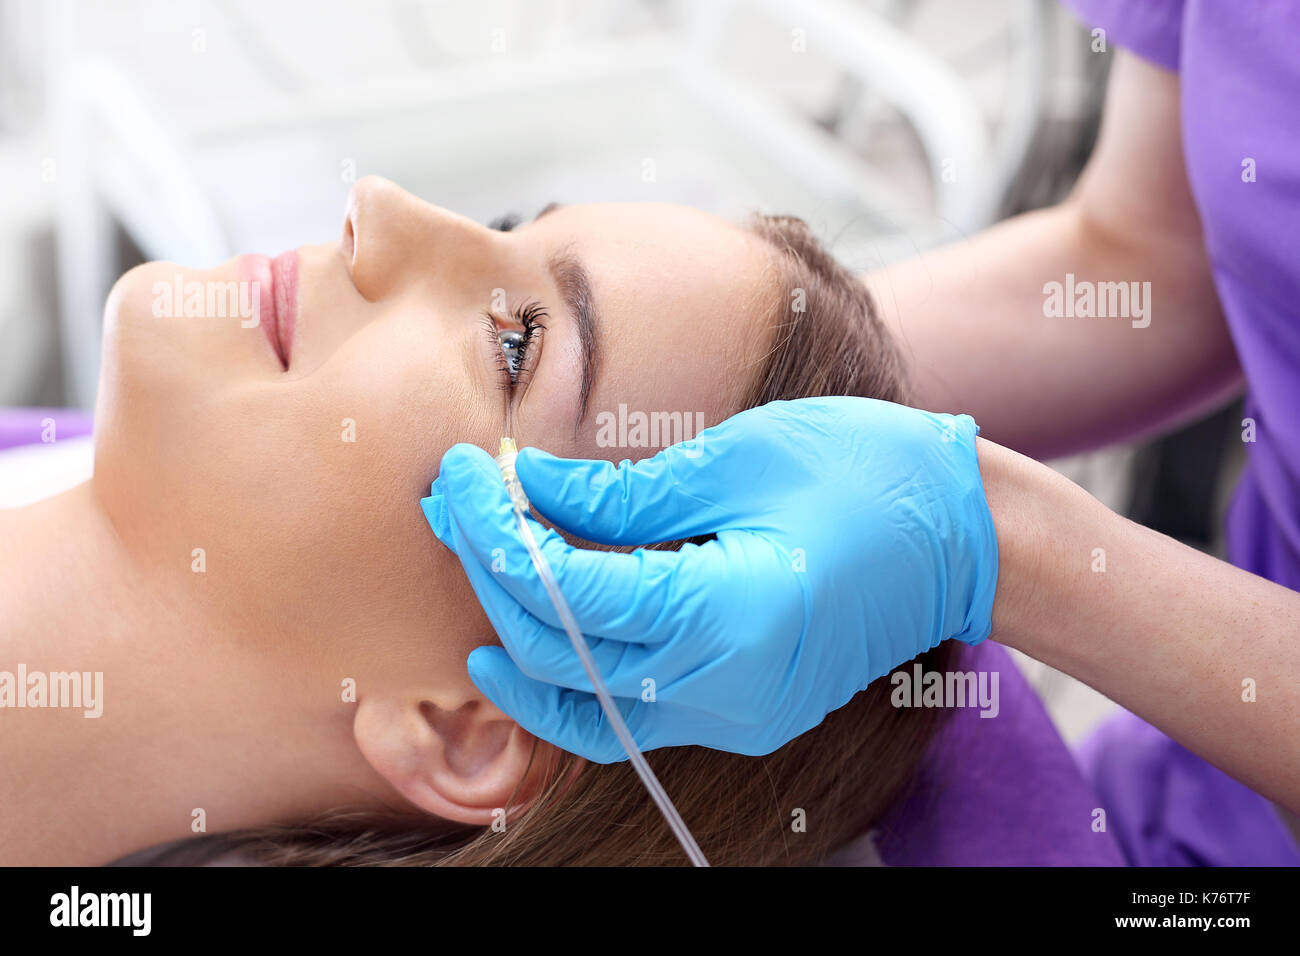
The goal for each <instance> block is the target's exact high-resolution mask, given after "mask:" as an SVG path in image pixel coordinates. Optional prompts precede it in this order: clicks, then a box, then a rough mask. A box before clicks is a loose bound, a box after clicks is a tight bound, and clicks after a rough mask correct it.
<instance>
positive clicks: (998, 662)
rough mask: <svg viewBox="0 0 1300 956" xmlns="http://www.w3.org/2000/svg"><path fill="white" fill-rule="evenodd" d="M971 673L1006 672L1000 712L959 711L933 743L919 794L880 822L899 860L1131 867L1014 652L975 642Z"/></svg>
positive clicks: (894, 860) (882, 839)
mask: <svg viewBox="0 0 1300 956" xmlns="http://www.w3.org/2000/svg"><path fill="white" fill-rule="evenodd" d="M959 666H960V667H961V669H962V670H967V671H989V672H993V671H997V672H998V674H999V677H998V680H999V697H1000V702H999V703H1000V709H999V712H998V715H997V716H996V717H981V716H980V713H979V710H978V709H977V708H973V707H967V708H961V709H958V710H956V711H955V712H954V713H953V715H952V717H951V719H950V721H949V723H948V724H947V725H946V726H945V727H944V730H943V731H942V732H941V733H940V735H939V736H938V737H937V738H935V740H934V741H933V742H932V744H931V746H930V749H929V751H928V753H927V755H926V760H925V763H924V764H923V765H922V767H921V770H920V771H919V773H918V776H917V778H916V781H915V783H914V787H913V790H912V792H911V794H910V795H909V796H908V797H907V798H906V799H905V800H904V801H903V802H902V803H901V804H900V805H899V806H898V807H896V808H895V809H894V810H893V811H891V812H890V814H889V815H888V817H887V818H886V819H885V821H884V822H883V823H882V824H881V825H880V827H879V828H878V830H877V834H876V846H877V848H878V850H879V853H880V856H881V858H882V859H883V860H884V862H885V863H887V864H889V865H891V866H1045V865H1046V866H1061V865H1071V866H1122V865H1124V857H1123V854H1122V853H1121V852H1120V849H1119V846H1118V844H1117V843H1116V842H1115V840H1114V838H1113V836H1112V835H1111V833H1110V832H1105V831H1094V829H1093V820H1094V811H1095V810H1096V809H1097V808H1098V807H1101V806H1102V804H1101V802H1100V800H1098V798H1097V796H1096V794H1095V793H1094V792H1093V790H1092V787H1091V786H1089V784H1088V782H1087V781H1086V780H1085V779H1084V777H1083V774H1082V773H1081V772H1080V770H1079V767H1078V765H1077V764H1076V763H1075V760H1074V758H1073V757H1072V756H1071V754H1070V751H1069V749H1068V748H1067V747H1066V745H1065V742H1064V741H1063V740H1062V739H1061V737H1060V735H1059V734H1057V732H1056V728H1055V727H1054V726H1053V724H1052V721H1051V718H1049V717H1048V715H1047V711H1046V710H1045V709H1044V708H1043V705H1042V702H1041V701H1039V699H1038V695H1037V694H1036V693H1034V690H1033V688H1031V687H1030V686H1029V684H1028V682H1027V681H1026V680H1025V678H1024V676H1023V675H1022V674H1021V673H1020V670H1019V669H1018V668H1017V667H1016V665H1015V663H1014V662H1013V661H1012V660H1011V655H1010V654H1008V653H1007V651H1006V649H1005V648H1003V647H1001V646H999V645H997V644H995V643H993V642H992V641H985V642H984V643H983V644H979V645H977V646H976V647H973V648H970V649H967V650H965V651H964V652H963V654H962V656H961V663H960V665H959Z"/></svg>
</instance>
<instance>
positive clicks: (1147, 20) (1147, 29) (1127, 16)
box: [1061, 0, 1185, 72]
mask: <svg viewBox="0 0 1300 956" xmlns="http://www.w3.org/2000/svg"><path fill="white" fill-rule="evenodd" d="M1061 2H1062V5H1064V6H1065V7H1067V8H1069V9H1070V10H1072V11H1073V12H1074V15H1075V16H1076V17H1077V18H1078V19H1079V21H1080V22H1081V23H1083V25H1084V26H1086V27H1088V28H1094V27H1101V28H1102V29H1103V30H1105V31H1106V44H1107V47H1108V48H1109V46H1110V45H1111V44H1115V45H1116V46H1122V47H1124V48H1125V49H1126V50H1131V51H1132V52H1133V53H1136V54H1137V55H1138V56H1140V57H1142V59H1144V60H1149V61H1150V62H1152V63H1154V64H1156V66H1163V67H1164V68H1165V69H1166V70H1173V71H1174V72H1177V71H1178V54H1179V50H1180V48H1181V46H1182V28H1183V7H1184V2H1185V0H1061Z"/></svg>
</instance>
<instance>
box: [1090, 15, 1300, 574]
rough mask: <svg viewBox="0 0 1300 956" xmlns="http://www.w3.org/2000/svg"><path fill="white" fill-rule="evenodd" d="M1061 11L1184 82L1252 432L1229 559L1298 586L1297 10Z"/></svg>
mask: <svg viewBox="0 0 1300 956" xmlns="http://www.w3.org/2000/svg"><path fill="white" fill-rule="evenodd" d="M1066 2H1067V4H1068V5H1069V6H1071V7H1073V8H1074V10H1075V11H1076V12H1077V13H1078V15H1079V18H1080V19H1081V20H1082V21H1083V22H1084V23H1085V24H1087V25H1088V26H1090V27H1100V28H1102V29H1104V30H1105V31H1106V40H1107V45H1108V47H1109V46H1110V45H1111V44H1117V45H1119V46H1122V47H1126V48H1127V49H1129V50H1131V51H1132V52H1133V53H1135V54H1137V55H1138V56H1140V57H1142V58H1143V59H1145V60H1148V61H1150V62H1152V63H1155V64H1156V65H1158V66H1161V67H1164V68H1165V69H1168V70H1173V71H1176V72H1177V73H1178V75H1179V82H1180V85H1181V101H1182V108H1181V113H1182V139H1183V154H1184V158H1185V162H1186V166H1187V178H1188V181H1189V182H1190V184H1191V189H1192V196H1193V197H1194V199H1195V202H1196V208H1197V211H1198V212H1199V213H1200V216H1201V224H1202V229H1203V231H1204V234H1205V247H1206V250H1207V251H1208V253H1209V258H1210V266H1211V268H1212V269H1213V272H1214V286H1215V288H1216V289H1217V290H1218V293H1219V301H1220V303H1221V304H1222V306H1223V312H1224V315H1225V316H1226V317H1227V321H1228V328H1229V330H1230V331H1231V333H1232V339H1233V342H1234V343H1235V344H1236V347H1237V355H1238V356H1239V357H1240V359H1241V364H1242V368H1243V369H1244V371H1245V373H1246V380H1247V392H1246V409H1245V415H1246V417H1247V418H1248V419H1250V420H1252V421H1253V425H1254V435H1253V439H1254V440H1253V441H1251V440H1249V439H1250V438H1251V436H1250V435H1249V426H1243V433H1244V440H1245V441H1246V451H1247V465H1246V469H1245V473H1244V474H1243V475H1242V477H1241V482H1240V484H1239V485H1238V486H1237V491H1236V494H1235V497H1234V499H1233V504H1232V509H1231V511H1230V513H1229V515H1228V528H1227V539H1228V557H1229V559H1230V560H1231V561H1232V563H1233V564H1235V565H1237V566H1238V567H1241V568H1244V569H1246V570H1247V571H1251V572H1253V573H1255V574H1258V575H1260V576H1262V577H1266V578H1268V579H1269V580H1271V581H1276V582H1277V583H1278V584H1282V585H1285V586H1286V587H1289V588H1291V589H1293V590H1300V3H1297V2H1295V0H1241V2H1238V0H1141V2H1138V0H1066ZM1157 308H1158V307H1157ZM1160 320H1161V319H1160V315H1159V314H1158V312H1157V313H1156V315H1155V317H1154V319H1153V321H1155V322H1159V321H1160ZM1173 320H1174V317H1173V316H1167V317H1166V319H1165V321H1173Z"/></svg>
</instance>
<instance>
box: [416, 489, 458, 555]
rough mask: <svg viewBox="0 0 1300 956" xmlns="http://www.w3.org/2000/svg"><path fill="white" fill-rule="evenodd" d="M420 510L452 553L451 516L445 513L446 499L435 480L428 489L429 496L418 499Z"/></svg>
mask: <svg viewBox="0 0 1300 956" xmlns="http://www.w3.org/2000/svg"><path fill="white" fill-rule="evenodd" d="M420 510H421V511H423V512H424V519H425V520H426V521H428V522H429V527H430V528H432V529H433V533H434V535H435V536H436V537H437V538H438V540H439V541H441V542H442V543H443V544H445V545H446V546H447V547H448V548H450V549H451V551H452V553H453V554H454V553H455V552H456V545H455V541H454V540H453V538H452V534H451V516H450V515H449V514H448V513H447V500H446V498H445V497H444V496H443V495H442V494H441V488H440V486H439V485H438V483H437V482H436V481H435V482H434V483H433V487H432V488H431V489H430V492H429V497H427V498H421V499H420Z"/></svg>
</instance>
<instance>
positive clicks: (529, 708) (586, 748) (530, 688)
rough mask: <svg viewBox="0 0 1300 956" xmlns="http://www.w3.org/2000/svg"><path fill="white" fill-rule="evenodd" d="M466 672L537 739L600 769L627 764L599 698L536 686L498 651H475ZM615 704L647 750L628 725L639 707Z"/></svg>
mask: <svg viewBox="0 0 1300 956" xmlns="http://www.w3.org/2000/svg"><path fill="white" fill-rule="evenodd" d="M467 666H468V669H469V676H470V679H471V680H473V681H474V685H475V686H476V687H478V689H479V690H481V691H482V692H483V693H484V695H486V696H487V698H488V699H489V700H491V701H492V703H493V704H495V705H496V706H497V707H498V708H500V709H501V711H502V712H503V713H506V714H509V715H510V716H511V717H512V718H514V720H515V721H516V722H517V723H518V724H519V726H521V727H523V728H524V730H526V731H528V732H529V733H530V734H532V735H533V736H534V737H540V738H541V739H542V740H546V741H549V742H550V743H553V744H555V745H556V746H557V747H560V748H561V749H563V750H567V751H569V753H574V754H577V755H578V756H580V757H584V758H586V759H587V760H591V761H594V762H595V763H617V762H619V761H621V760H626V759H627V753H626V752H625V751H624V750H623V746H622V744H620V743H619V741H618V737H617V736H616V735H615V734H614V731H613V729H612V728H611V727H610V726H609V723H608V721H607V720H606V719H605V713H604V711H602V710H601V708H600V701H598V700H597V699H596V698H595V696H594V695H592V694H587V693H583V692H581V691H575V690H566V689H564V688H560V687H556V686H555V685H554V684H547V683H544V682H543V681H536V680H532V679H531V678H529V677H528V676H526V675H525V674H524V673H523V672H522V671H520V670H519V668H518V667H517V666H516V665H515V663H514V661H512V660H511V659H510V655H509V654H507V653H506V652H505V651H503V650H502V649H501V648H499V647H478V648H475V649H474V650H473V651H472V652H471V653H470V655H469V660H468V662H467ZM616 702H617V703H618V705H619V712H620V713H621V714H623V719H624V720H625V721H627V723H628V729H629V730H630V731H631V732H632V739H633V740H635V741H636V742H637V746H638V747H642V748H643V749H645V747H646V744H644V743H643V742H642V740H641V739H640V736H639V735H638V733H637V731H636V730H635V729H634V728H633V723H632V720H631V719H629V717H630V715H632V714H633V712H634V710H635V701H628V700H625V699H623V700H619V699H617V698H616Z"/></svg>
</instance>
